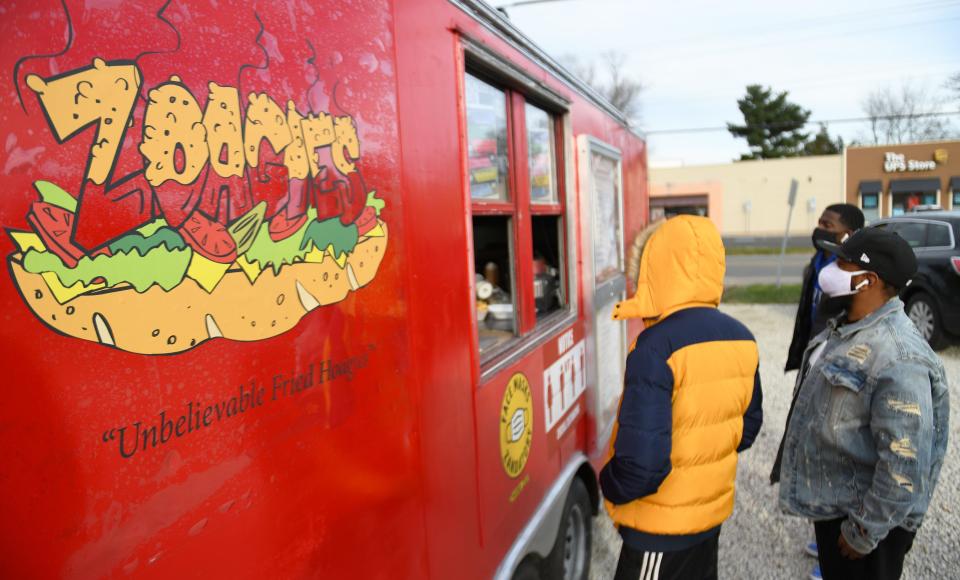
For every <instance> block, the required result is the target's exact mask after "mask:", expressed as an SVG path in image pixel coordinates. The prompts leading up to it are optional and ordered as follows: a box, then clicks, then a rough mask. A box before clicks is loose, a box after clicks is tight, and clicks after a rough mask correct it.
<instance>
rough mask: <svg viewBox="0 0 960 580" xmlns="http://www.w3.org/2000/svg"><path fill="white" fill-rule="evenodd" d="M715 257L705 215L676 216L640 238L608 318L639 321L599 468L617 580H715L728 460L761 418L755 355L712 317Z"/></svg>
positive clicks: (736, 329) (747, 338) (750, 343)
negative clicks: (627, 280)
mask: <svg viewBox="0 0 960 580" xmlns="http://www.w3.org/2000/svg"><path fill="white" fill-rule="evenodd" d="M724 270H725V257H724V248H723V243H722V241H721V240H720V233H719V232H718V231H717V228H716V226H714V225H713V222H711V221H710V220H709V219H707V218H704V217H697V216H689V215H683V216H677V217H674V218H671V219H669V220H666V221H665V222H663V223H662V225H660V226H659V227H658V228H657V230H656V231H655V232H654V233H653V234H652V235H651V236H650V238H649V239H648V241H647V243H646V245H645V247H644V249H643V252H642V254H641V258H640V275H639V279H638V282H637V292H636V295H635V296H634V297H633V298H631V299H629V300H626V301H624V302H621V303H620V304H618V305H617V307H616V308H615V310H614V318H615V319H617V320H625V319H628V318H641V319H643V321H644V323H645V326H646V329H645V330H644V331H643V332H641V333H640V335H639V336H638V337H637V340H636V342H635V344H634V347H633V349H632V350H631V351H630V354H629V355H628V356H627V361H626V373H625V376H624V385H623V395H622V398H621V402H620V403H621V404H620V410H619V413H618V416H617V425H616V431H615V433H614V438H613V445H612V449H611V457H610V459H609V461H608V462H607V464H606V466H604V468H603V470H602V471H601V472H600V485H601V489H602V490H603V495H604V498H605V499H606V507H607V511H608V512H609V513H610V516H611V518H612V519H613V521H614V523H615V524H616V525H617V527H618V529H619V531H620V535H621V536H622V537H623V548H622V549H621V552H620V560H619V563H618V564H617V572H616V579H617V580H627V579H629V580H637V579H638V578H640V579H644V580H647V579H650V578H655V579H658V580H661V579H664V580H665V579H694V578H695V579H697V580H701V579H707V578H716V577H717V556H718V552H717V549H718V540H719V537H720V527H721V525H722V524H723V522H724V521H726V519H727V518H728V517H729V516H730V514H731V513H732V512H733V503H734V484H735V480H736V474H737V456H738V453H739V452H741V451H744V450H746V449H748V448H749V447H750V446H751V445H752V444H753V441H754V439H755V438H756V437H757V434H758V433H759V432H760V426H761V424H762V422H763V409H762V403H763V395H762V391H761V388H760V373H759V353H758V350H757V344H756V342H755V340H754V338H753V335H752V334H751V333H750V331H749V330H747V328H746V327H745V326H744V325H743V324H741V323H740V322H738V321H737V320H735V319H733V318H732V317H730V316H728V315H726V314H724V313H722V312H720V311H719V310H718V309H717V306H718V305H719V304H720V297H721V295H722V294H723V276H724Z"/></svg>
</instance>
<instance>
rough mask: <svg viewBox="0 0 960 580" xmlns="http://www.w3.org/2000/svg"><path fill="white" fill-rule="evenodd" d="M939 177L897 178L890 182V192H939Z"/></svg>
mask: <svg viewBox="0 0 960 580" xmlns="http://www.w3.org/2000/svg"><path fill="white" fill-rule="evenodd" d="M939 189H940V180H939V179H895V180H892V181H891V182H890V193H937V191H938V190H939Z"/></svg>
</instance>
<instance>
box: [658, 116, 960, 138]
mask: <svg viewBox="0 0 960 580" xmlns="http://www.w3.org/2000/svg"><path fill="white" fill-rule="evenodd" d="M953 115H960V111H943V112H939V113H933V112H931V113H916V114H912V115H878V116H876V117H847V118H843V119H823V120H820V121H807V122H806V123H804V124H803V126H804V127H806V126H807V125H835V124H841V123H863V122H865V121H893V120H895V119H923V118H927V117H949V116H953ZM795 125H796V123H786V122H784V123H765V124H763V125H752V127H757V128H762V129H780V128H783V127H793V126H795ZM729 130H730V129H729V127H727V126H723V127H689V128H686V129H655V130H653V131H644V132H643V133H644V135H667V134H676V133H712V132H715V131H729Z"/></svg>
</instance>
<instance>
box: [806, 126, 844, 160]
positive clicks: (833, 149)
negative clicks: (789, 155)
mask: <svg viewBox="0 0 960 580" xmlns="http://www.w3.org/2000/svg"><path fill="white" fill-rule="evenodd" d="M842 150H843V139H841V138H837V140H836V141H834V140H833V139H831V138H830V133H827V126H826V125H824V124H822V123H821V124H820V130H819V131H817V134H816V135H815V136H814V137H813V140H812V141H809V142H807V144H806V145H804V146H803V154H804V155H834V154H836V153H840V151H842Z"/></svg>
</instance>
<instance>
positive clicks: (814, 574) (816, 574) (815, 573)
mask: <svg viewBox="0 0 960 580" xmlns="http://www.w3.org/2000/svg"><path fill="white" fill-rule="evenodd" d="M810 580H823V575H822V574H820V564H817V565H816V566H814V567H813V570H811V571H810Z"/></svg>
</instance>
